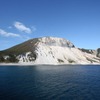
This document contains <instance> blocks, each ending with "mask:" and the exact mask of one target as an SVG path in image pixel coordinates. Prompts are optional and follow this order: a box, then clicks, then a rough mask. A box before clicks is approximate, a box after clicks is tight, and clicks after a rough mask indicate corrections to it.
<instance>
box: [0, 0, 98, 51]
mask: <svg viewBox="0 0 100 100" xmlns="http://www.w3.org/2000/svg"><path fill="white" fill-rule="evenodd" d="M43 36H54V37H62V38H66V39H68V40H70V41H71V42H73V43H74V44H75V45H76V46H77V47H80V48H87V49H88V48H89V49H97V48H99V47H100V0H0V50H3V49H7V48H9V47H11V46H14V45H16V44H19V43H22V42H24V41H26V40H28V39H30V38H36V37H43Z"/></svg>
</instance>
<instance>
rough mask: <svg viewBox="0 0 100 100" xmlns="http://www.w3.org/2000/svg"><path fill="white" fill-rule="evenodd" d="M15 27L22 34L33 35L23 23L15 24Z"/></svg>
mask: <svg viewBox="0 0 100 100" xmlns="http://www.w3.org/2000/svg"><path fill="white" fill-rule="evenodd" d="M14 27H15V28H16V29H18V30H19V31H21V32H25V33H32V30H31V28H28V27H26V26H25V25H24V24H23V23H21V22H15V23H14Z"/></svg>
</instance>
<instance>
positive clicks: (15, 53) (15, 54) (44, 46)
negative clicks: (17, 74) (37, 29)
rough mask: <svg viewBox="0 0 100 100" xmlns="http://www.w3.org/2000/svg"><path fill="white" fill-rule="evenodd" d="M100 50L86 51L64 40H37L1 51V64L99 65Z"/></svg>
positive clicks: (53, 38)
mask: <svg viewBox="0 0 100 100" xmlns="http://www.w3.org/2000/svg"><path fill="white" fill-rule="evenodd" d="M99 51H100V50H99V49H98V50H86V49H80V48H77V47H75V46H74V44H73V43H71V42H70V41H68V40H66V39H63V38H56V37H43V38H35V39H31V40H29V41H26V42H24V43H22V44H19V45H16V46H14V47H12V48H9V49H7V50H4V51H0V62H6V63H9V62H12V63H15V62H16V63H19V64H53V65H54V64H55V65H56V64H99V63H100V58H99V57H100V52H99Z"/></svg>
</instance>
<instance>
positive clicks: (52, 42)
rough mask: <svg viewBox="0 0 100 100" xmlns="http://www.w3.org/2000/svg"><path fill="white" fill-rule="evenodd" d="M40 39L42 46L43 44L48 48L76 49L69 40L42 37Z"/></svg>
mask: <svg viewBox="0 0 100 100" xmlns="http://www.w3.org/2000/svg"><path fill="white" fill-rule="evenodd" d="M38 39H39V42H40V44H41V45H42V44H43V45H48V46H61V47H75V46H74V44H73V43H71V42H70V41H69V40H66V39H64V38H58V37H41V38H38Z"/></svg>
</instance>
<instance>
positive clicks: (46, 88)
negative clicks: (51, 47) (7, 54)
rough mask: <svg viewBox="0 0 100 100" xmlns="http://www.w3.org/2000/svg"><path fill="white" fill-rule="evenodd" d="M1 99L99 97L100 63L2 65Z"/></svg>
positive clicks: (95, 99) (82, 99) (80, 99)
mask: <svg viewBox="0 0 100 100" xmlns="http://www.w3.org/2000/svg"><path fill="white" fill-rule="evenodd" d="M0 100H100V65H59V66H57V65H55V66H53V65H39V66H34V65H33V66H13V65H12V66H10V65H9V66H4V65H3V66H2V65H1V66H0Z"/></svg>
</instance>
